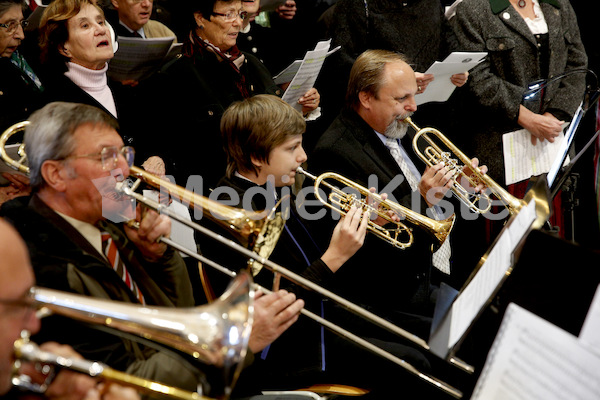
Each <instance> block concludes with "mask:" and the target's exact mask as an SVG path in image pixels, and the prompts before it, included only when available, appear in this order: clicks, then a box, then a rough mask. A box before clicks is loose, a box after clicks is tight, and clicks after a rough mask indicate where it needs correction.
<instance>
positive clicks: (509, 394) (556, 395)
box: [471, 303, 600, 400]
mask: <svg viewBox="0 0 600 400" xmlns="http://www.w3.org/2000/svg"><path fill="white" fill-rule="evenodd" d="M599 383H600V357H598V355H596V354H594V353H592V352H590V351H588V350H587V349H586V348H585V347H583V346H581V344H580V342H579V341H578V340H577V338H576V337H575V336H573V335H571V334H569V333H568V332H566V331H564V330H562V329H560V328H559V327H557V326H555V325H553V324H551V323H550V322H548V321H545V320H543V319H542V318H540V317H538V316H537V315H535V314H533V313H531V312H529V311H527V310H525V309H523V308H522V307H519V306H517V305H515V304H512V303H511V304H510V305H509V306H508V308H507V310H506V313H505V314H504V318H503V320H502V325H501V326H500V329H499V331H498V334H497V336H496V339H495V340H494V344H493V345H492V348H491V350H490V352H489V353H488V357H487V360H486V362H485V366H484V368H483V370H482V372H481V375H480V377H479V380H478V381H477V385H476V386H475V390H474V391H473V396H471V399H472V400H484V399H485V400H487V399H502V400H522V399H527V400H564V399H569V400H597V399H599V398H600V384H599Z"/></svg>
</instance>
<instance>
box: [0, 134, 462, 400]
mask: <svg viewBox="0 0 600 400" xmlns="http://www.w3.org/2000/svg"><path fill="white" fill-rule="evenodd" d="M22 129H23V127H19V129H18V130H22ZM18 130H17V129H16V125H15V126H13V127H11V128H9V129H8V130H7V131H5V132H4V133H3V134H2V136H1V137H0V146H1V145H2V138H5V136H6V138H8V137H10V136H11V135H12V134H13V133H16V132H17V131H18ZM5 142H6V139H4V143H5ZM5 162H7V161H6V159H5ZM7 164H9V163H8V162H7ZM9 165H12V164H9ZM130 172H131V174H132V175H133V176H135V177H137V178H138V179H139V180H143V181H145V182H146V183H148V184H150V185H151V186H154V187H157V188H163V189H165V190H169V191H171V192H172V193H175V194H176V195H177V196H178V197H179V198H181V199H184V201H189V202H190V204H193V205H195V206H200V207H202V208H203V212H204V213H205V215H206V213H207V212H210V213H211V214H214V215H229V216H228V217H226V219H225V221H222V220H221V221H218V222H219V223H221V224H223V225H225V226H226V227H228V228H230V229H231V230H233V231H234V232H237V233H238V237H239V236H240V235H241V237H242V238H243V237H244V235H245V233H246V232H256V229H257V228H256V226H257V225H254V224H253V223H251V222H250V221H249V219H246V218H245V217H243V216H247V215H248V214H244V213H245V211H244V212H241V213H240V214H235V215H236V216H237V215H239V216H241V217H240V218H230V217H232V216H233V215H234V213H233V211H236V209H233V208H229V207H227V208H223V205H221V204H220V203H217V202H213V201H210V200H208V199H206V198H205V197H203V196H199V195H196V194H193V193H190V192H189V191H186V190H185V189H183V188H181V187H179V186H177V185H174V184H171V183H170V182H167V181H165V180H164V179H160V178H158V177H156V176H154V175H152V174H150V173H147V172H146V171H143V170H141V169H139V168H136V167H133V168H131V169H130ZM129 183H130V182H127V180H125V181H123V182H118V183H117V191H120V192H121V193H123V194H125V195H127V196H129V197H130V198H132V199H134V200H136V201H138V202H139V203H140V204H143V205H145V206H147V207H149V208H151V209H154V210H155V211H157V212H158V213H160V214H165V215H167V216H168V217H170V218H172V219H174V220H176V221H178V222H180V223H182V224H184V225H187V226H189V227H191V228H192V229H194V230H196V231H198V232H200V233H202V234H204V235H206V236H209V237H211V238H213V239H214V240H216V241H218V242H220V243H222V244H224V245H226V246H228V247H229V248H231V249H232V250H234V251H236V252H238V253H240V254H242V255H244V256H245V257H247V258H248V259H249V260H255V262H257V263H260V264H261V265H263V266H264V267H265V268H267V269H268V270H270V271H271V272H273V273H274V274H276V275H277V274H279V275H282V276H284V277H285V278H287V279H288V280H290V281H292V282H295V283H296V284H298V285H300V286H303V287H304V288H307V289H309V290H312V291H314V292H316V293H319V294H320V295H322V296H324V297H327V298H329V299H331V300H333V301H335V302H336V303H338V304H340V305H342V306H343V307H345V308H346V309H347V310H349V311H351V312H353V313H355V314H357V315H359V316H361V317H363V318H365V319H366V320H368V321H370V322H371V323H373V324H375V325H377V326H379V327H381V328H384V329H386V330H388V331H390V332H392V333H394V334H396V335H398V336H400V337H402V338H403V339H405V340H408V341H410V342H411V343H413V344H415V345H417V346H419V347H421V348H423V349H425V350H429V345H428V344H427V342H426V341H425V340H423V339H421V338H420V337H418V336H416V335H414V334H412V333H410V332H408V331H406V330H404V329H402V328H400V327H398V326H396V325H394V324H392V323H391V322H389V321H387V320H385V319H383V318H381V317H379V316H377V315H375V314H373V313H371V312H370V311H368V310H366V309H363V308H361V307H359V306H357V305H356V304H354V303H352V302H350V301H348V300H346V299H344V298H342V297H340V296H338V295H336V294H335V293H333V292H331V291H329V290H327V289H325V288H322V287H321V286H319V285H317V284H315V283H314V282H312V281H310V280H308V279H306V278H304V277H302V276H300V275H298V274H296V273H294V272H292V271H290V270H288V269H286V268H284V267H282V266H280V265H278V264H276V263H274V262H272V261H270V260H268V259H267V256H268V254H265V252H261V253H257V252H253V251H251V250H249V248H247V247H245V246H242V245H240V244H238V243H236V242H235V241H232V240H229V239H227V238H224V237H223V236H221V235H218V234H216V233H215V232H213V231H211V230H210V229H208V228H205V227H203V226H201V225H199V224H197V223H195V222H193V221H190V220H188V219H186V218H183V217H181V216H180V215H178V214H177V213H175V212H173V211H171V210H170V209H168V208H167V206H165V205H164V204H161V203H159V202H157V201H154V200H152V199H150V198H147V197H145V196H143V195H141V194H139V193H136V192H135V191H133V190H132V189H131V188H130V187H129V186H128V184H129ZM215 203H216V204H215ZM217 205H218V207H217ZM213 206H215V207H214V213H213V212H212V211H213ZM229 211H232V213H229ZM271 214H272V212H271ZM270 219H271V218H270V217H269V220H270ZM230 224H231V225H232V226H230ZM247 225H249V226H247ZM281 228H283V226H281ZM269 230H270V228H269V224H267V228H266V229H263V232H262V235H264V236H265V237H264V239H265V240H266V241H271V236H273V235H277V236H278V235H279V233H281V229H280V230H279V232H276V230H277V227H275V228H274V230H275V233H274V234H271V235H269ZM160 241H162V242H163V243H166V244H167V245H169V246H171V247H173V248H174V249H175V250H178V251H180V252H182V253H185V254H187V255H189V256H191V257H193V258H195V259H196V260H198V261H200V262H202V263H204V264H205V265H208V266H210V267H212V268H215V269H217V270H218V271H220V272H222V273H225V274H226V275H228V276H230V277H232V278H235V277H237V276H238V274H237V273H236V272H234V271H232V270H230V269H228V268H226V267H223V266H221V265H219V264H218V263H216V262H214V261H212V260H210V259H208V258H206V257H204V256H202V255H200V254H198V253H196V252H193V251H190V250H189V249H187V248H186V247H184V246H181V245H179V244H178V243H176V242H174V241H172V240H171V239H169V238H165V237H162V238H160ZM242 243H243V242H242ZM273 247H274V244H273ZM255 248H256V246H255ZM271 250H272V249H271ZM269 254H270V252H269ZM253 287H254V288H260V289H261V290H262V291H264V292H265V293H269V292H270V291H269V290H268V289H265V288H261V287H259V286H258V285H256V284H254V285H253ZM301 313H302V314H303V315H305V316H307V317H309V318H311V319H312V320H314V321H316V322H317V323H319V324H321V325H323V326H324V327H326V328H327V329H329V330H331V331H332V332H334V333H336V334H338V335H340V336H341V337H344V338H346V339H348V340H350V341H352V342H354V343H355V344H357V345H359V346H360V347H362V348H364V349H366V350H368V351H371V352H372V353H374V354H376V355H378V356H381V357H383V358H385V359H387V360H389V361H391V362H393V363H394V364H396V365H398V366H400V367H402V368H404V369H405V370H407V371H408V372H410V373H412V374H414V375H416V376H417V377H419V378H420V379H422V380H424V381H426V382H428V383H430V384H432V385H434V386H435V387H437V388H439V389H440V390H442V391H444V392H445V393H447V394H449V395H451V396H453V397H455V398H461V397H462V392H461V391H460V390H458V389H456V388H454V387H452V386H451V385H449V384H447V383H445V382H443V381H441V380H439V379H437V378H435V377H432V376H430V375H428V374H425V373H422V372H420V371H419V370H417V369H416V368H415V367H414V366H412V365H411V364H409V363H407V362H406V361H404V360H402V359H400V358H398V357H396V356H394V355H392V354H391V353H389V352H387V351H385V350H383V349H381V348H379V347H377V346H375V345H373V344H372V343H370V342H368V341H367V340H365V339H363V338H361V337H359V336H357V335H355V334H353V333H351V332H349V331H347V330H345V329H343V328H342V327H340V326H338V325H335V324H333V323H331V322H330V321H328V320H326V319H324V318H322V317H320V316H319V315H317V314H315V313H313V312H311V311H309V310H307V309H302V310H301ZM107 320H109V321H110V318H109V319H107Z"/></svg>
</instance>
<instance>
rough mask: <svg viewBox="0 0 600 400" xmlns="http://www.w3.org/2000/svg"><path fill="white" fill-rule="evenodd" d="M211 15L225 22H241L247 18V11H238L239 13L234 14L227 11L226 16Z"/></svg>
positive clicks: (216, 13)
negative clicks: (237, 19) (221, 18)
mask: <svg viewBox="0 0 600 400" xmlns="http://www.w3.org/2000/svg"><path fill="white" fill-rule="evenodd" d="M212 14H213V15H218V16H220V17H223V19H224V20H225V22H233V21H235V19H236V18H239V19H241V20H242V21H243V20H245V19H246V18H248V11H240V12H239V13H238V12H236V11H229V12H228V13H226V14H223V13H218V12H215V11H213V12H212Z"/></svg>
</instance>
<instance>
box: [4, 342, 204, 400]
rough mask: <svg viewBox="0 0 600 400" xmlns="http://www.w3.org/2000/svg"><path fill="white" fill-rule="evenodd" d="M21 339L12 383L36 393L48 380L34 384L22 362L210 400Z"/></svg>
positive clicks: (155, 393) (151, 392) (172, 395)
mask: <svg viewBox="0 0 600 400" xmlns="http://www.w3.org/2000/svg"><path fill="white" fill-rule="evenodd" d="M21 336H22V337H21V338H20V339H17V340H16V341H15V343H14V351H15V364H14V371H13V377H12V384H13V386H16V387H20V388H23V389H27V390H29V391H31V392H35V393H44V392H45V391H46V389H47V387H48V383H46V382H44V383H42V384H36V383H32V382H31V379H30V377H29V376H27V375H18V372H19V371H18V369H19V367H20V365H21V362H22V361H29V362H34V363H40V364H44V365H50V366H53V367H54V366H55V367H60V368H64V369H68V370H70V371H76V372H80V373H82V374H86V375H89V376H91V377H93V378H99V379H100V380H102V381H106V382H111V383H118V384H120V385H122V386H127V387H131V388H134V389H135V390H136V391H137V392H138V393H144V394H148V395H152V396H160V397H165V398H169V399H177V400H211V398H209V397H204V396H201V395H200V394H199V393H196V392H188V391H187V390H182V389H178V388H175V387H171V386H167V385H163V384H162V383H158V382H155V381H151V380H148V379H144V378H140V377H137V376H133V375H129V374H126V373H124V372H121V371H117V370H115V369H112V368H110V367H109V366H107V365H105V364H102V363H99V362H93V361H88V360H81V359H76V358H68V357H63V356H59V355H56V354H54V353H50V352H47V351H43V350H41V349H40V348H39V347H38V346H37V345H36V344H35V343H33V342H31V341H30V340H29V333H28V332H25V331H24V332H23V333H22V334H21Z"/></svg>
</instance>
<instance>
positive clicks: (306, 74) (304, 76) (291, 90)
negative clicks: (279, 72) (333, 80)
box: [282, 39, 331, 112]
mask: <svg viewBox="0 0 600 400" xmlns="http://www.w3.org/2000/svg"><path fill="white" fill-rule="evenodd" d="M330 44H331V39H330V40H328V41H323V42H319V43H318V44H317V46H316V47H315V49H314V50H312V51H307V52H306V55H305V56H304V60H302V64H301V65H300V68H299V69H298V72H297V73H296V75H295V76H294V78H293V79H292V81H291V83H290V85H289V86H288V88H287V89H286V91H285V93H284V94H283V96H282V99H283V101H285V102H286V103H288V104H289V105H291V106H292V107H294V108H295V109H296V110H298V111H300V112H301V111H302V105H300V104H298V99H299V98H300V97H302V96H304V94H305V93H306V92H307V91H308V90H309V89H311V88H312V87H313V86H314V84H315V81H316V80H317V77H318V76H319V72H321V67H322V66H323V61H325V57H327V55H328V54H329V46H330Z"/></svg>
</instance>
